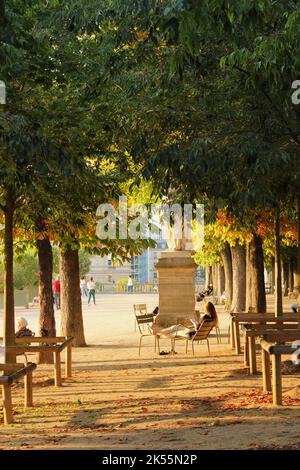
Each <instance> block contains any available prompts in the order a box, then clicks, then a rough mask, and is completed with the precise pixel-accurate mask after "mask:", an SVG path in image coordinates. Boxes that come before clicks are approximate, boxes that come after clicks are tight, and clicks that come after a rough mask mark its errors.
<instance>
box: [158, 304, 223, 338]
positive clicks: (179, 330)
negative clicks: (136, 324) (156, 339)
mask: <svg viewBox="0 0 300 470" xmlns="http://www.w3.org/2000/svg"><path fill="white" fill-rule="evenodd" d="M158 317H159V315H157V316H156V317H155V321H154V323H153V325H152V329H151V330H152V334H154V335H158V334H159V335H162V336H185V337H186V338H191V337H192V336H194V334H195V333H196V331H197V330H198V328H199V327H200V326H201V325H202V323H203V322H204V321H205V322H211V325H212V326H218V323H219V320H218V315H217V312H216V309H215V306H214V304H213V303H212V302H207V304H205V307H204V315H203V316H202V317H200V318H199V320H190V321H191V323H192V327H191V328H187V327H185V326H184V325H180V324H179V325H172V326H169V327H168V328H161V327H159V326H157V325H156V321H157V319H158Z"/></svg>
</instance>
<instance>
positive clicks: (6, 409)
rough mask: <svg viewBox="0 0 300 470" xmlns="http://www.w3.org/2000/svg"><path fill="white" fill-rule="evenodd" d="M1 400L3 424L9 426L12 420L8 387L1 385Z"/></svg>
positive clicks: (9, 389)
mask: <svg viewBox="0 0 300 470" xmlns="http://www.w3.org/2000/svg"><path fill="white" fill-rule="evenodd" d="M2 398H3V414H4V424H11V423H12V422H13V420H14V419H13V409H12V401H11V388H10V385H2Z"/></svg>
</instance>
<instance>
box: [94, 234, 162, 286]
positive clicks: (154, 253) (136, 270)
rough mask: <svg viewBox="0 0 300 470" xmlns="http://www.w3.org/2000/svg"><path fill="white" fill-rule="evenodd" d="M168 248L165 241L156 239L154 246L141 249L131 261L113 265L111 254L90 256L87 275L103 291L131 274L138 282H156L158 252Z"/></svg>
mask: <svg viewBox="0 0 300 470" xmlns="http://www.w3.org/2000/svg"><path fill="white" fill-rule="evenodd" d="M167 248H168V245H167V242H166V241H158V242H157V246H156V247H155V248H148V249H145V250H143V253H142V254H141V255H135V256H132V258H131V261H129V262H124V263H123V265H121V264H117V265H114V264H113V263H112V260H111V256H109V255H108V256H104V257H101V256H97V255H94V256H91V267H90V272H89V274H88V276H89V277H90V276H92V277H93V278H94V280H95V282H99V283H100V284H101V285H102V286H103V289H104V291H112V290H113V288H114V286H115V285H116V283H117V281H118V280H120V279H127V278H128V276H129V275H132V277H133V279H134V280H135V281H136V282H137V283H138V284H141V285H143V284H147V283H154V285H156V284H157V271H156V268H155V265H156V263H157V261H158V259H159V256H160V253H161V252H162V251H164V250H166V249H167Z"/></svg>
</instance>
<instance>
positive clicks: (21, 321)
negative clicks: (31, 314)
mask: <svg viewBox="0 0 300 470" xmlns="http://www.w3.org/2000/svg"><path fill="white" fill-rule="evenodd" d="M27 326H28V322H27V320H26V318H24V317H19V318H18V319H17V328H18V330H17V332H16V338H23V337H24V336H34V333H33V332H32V331H31V330H30V329H29V328H27Z"/></svg>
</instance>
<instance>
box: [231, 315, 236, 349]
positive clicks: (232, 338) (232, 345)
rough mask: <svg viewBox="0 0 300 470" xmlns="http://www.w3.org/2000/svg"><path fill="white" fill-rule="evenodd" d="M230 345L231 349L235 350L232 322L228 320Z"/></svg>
mask: <svg viewBox="0 0 300 470" xmlns="http://www.w3.org/2000/svg"><path fill="white" fill-rule="evenodd" d="M230 345H231V349H235V338H234V321H233V319H232V318H231V319H230Z"/></svg>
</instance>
